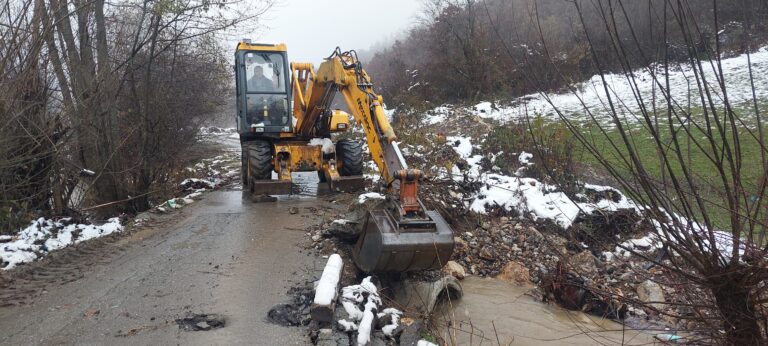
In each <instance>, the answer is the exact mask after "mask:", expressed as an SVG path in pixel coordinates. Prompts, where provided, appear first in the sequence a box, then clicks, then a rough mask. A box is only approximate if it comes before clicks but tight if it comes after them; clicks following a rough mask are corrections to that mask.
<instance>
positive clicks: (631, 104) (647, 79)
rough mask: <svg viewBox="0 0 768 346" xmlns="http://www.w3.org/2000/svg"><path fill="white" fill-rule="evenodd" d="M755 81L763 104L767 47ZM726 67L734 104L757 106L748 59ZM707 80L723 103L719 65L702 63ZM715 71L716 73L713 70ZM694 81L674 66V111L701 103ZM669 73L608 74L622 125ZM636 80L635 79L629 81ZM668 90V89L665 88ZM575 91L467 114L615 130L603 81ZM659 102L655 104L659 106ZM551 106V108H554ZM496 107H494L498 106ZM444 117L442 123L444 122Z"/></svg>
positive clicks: (437, 112) (756, 59)
mask: <svg viewBox="0 0 768 346" xmlns="http://www.w3.org/2000/svg"><path fill="white" fill-rule="evenodd" d="M750 60H751V68H752V77H753V81H754V86H755V96H756V97H757V99H758V100H761V99H765V98H768V47H762V48H760V49H758V50H757V51H756V52H754V53H752V54H750ZM721 64H722V68H723V74H724V76H722V77H723V80H724V83H725V86H726V90H727V91H728V100H729V102H730V103H731V104H733V105H738V104H744V103H747V102H751V101H752V87H751V85H750V83H751V81H750V76H749V67H750V64H748V62H747V55H746V54H741V55H739V56H735V57H731V58H725V59H721ZM701 66H702V68H703V70H704V77H705V78H706V79H707V83H708V84H709V85H708V89H709V91H710V92H711V93H712V94H713V95H712V96H713V102H715V105H716V106H721V105H722V104H723V99H724V96H723V95H722V91H721V90H720V87H719V85H718V83H719V79H718V78H716V74H719V73H716V68H717V67H716V66H717V64H715V63H711V62H710V61H702V62H701ZM713 66H714V68H713ZM693 76H694V70H693V68H692V67H691V66H690V65H689V64H686V63H683V64H680V65H679V66H670V70H669V75H668V77H669V83H670V86H669V89H670V90H669V92H670V98H671V99H672V104H673V105H674V106H675V107H678V106H682V105H687V104H688V103H689V102H691V103H693V104H694V105H695V104H696V103H697V102H700V101H699V100H697V99H695V98H693V95H698V93H699V92H698V89H699V86H698V84H697V81H696V78H694V77H693ZM666 77H667V76H665V74H664V70H663V69H660V68H659V67H658V66H651V67H646V68H642V69H638V70H635V71H633V72H632V74H631V75H629V76H627V75H624V74H606V75H605V81H606V83H607V84H608V93H609V94H610V97H611V99H612V101H613V102H614V105H615V107H616V111H617V113H618V115H619V116H620V117H621V118H622V120H625V121H628V122H636V121H637V119H638V118H637V117H636V114H638V113H639V112H640V106H641V105H640V104H638V102H637V101H636V99H635V95H636V94H637V93H639V94H641V95H652V94H653V93H654V91H655V92H656V93H657V94H659V95H660V94H661V91H660V90H659V83H661V85H665V83H666V82H665V78H666ZM629 78H631V80H630V79H629ZM654 78H655V79H654ZM664 87H665V88H666V86H664ZM573 89H574V92H563V93H546V94H539V93H532V94H529V95H525V96H521V97H519V98H517V99H516V100H515V101H513V102H512V103H511V104H510V105H504V106H501V105H499V104H498V103H495V104H492V103H491V102H487V101H485V102H480V103H478V104H476V105H474V106H471V107H467V108H466V110H467V111H468V112H469V113H470V114H473V115H475V116H479V117H482V118H487V119H494V120H497V121H500V122H502V123H505V122H510V121H519V120H522V119H525V117H526V116H528V115H530V116H532V117H533V116H542V117H544V118H548V119H559V115H558V114H557V112H555V110H554V109H553V108H552V104H554V105H555V106H556V107H557V109H558V110H559V111H560V112H562V113H563V115H565V116H566V117H568V118H569V119H571V120H576V121H577V120H580V119H584V120H587V119H588V117H589V115H588V113H587V112H586V110H589V111H590V112H592V114H593V115H594V116H595V118H596V119H597V120H598V121H599V122H601V123H602V124H604V125H607V126H611V118H610V109H609V106H608V96H609V94H606V91H605V88H604V87H603V81H602V78H601V77H600V76H599V75H595V76H592V77H591V78H590V79H589V80H586V81H584V82H581V83H577V84H576V85H574V88H573ZM654 99H655V101H654ZM550 102H551V104H550ZM643 102H644V104H643V106H644V107H646V108H647V109H651V108H652V106H653V102H656V105H655V106H656V108H657V109H665V108H666V99H665V98H664V97H656V98H651V97H646V98H644V100H643ZM494 105H495V106H494ZM450 109H451V108H450V106H441V107H436V108H434V109H433V110H432V111H430V112H427V113H426V114H425V119H426V121H427V123H428V124H437V123H439V122H442V121H443V120H444V114H445V113H447V112H448V111H449V110H450ZM441 116H442V117H443V118H441Z"/></svg>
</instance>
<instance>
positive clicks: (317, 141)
mask: <svg viewBox="0 0 768 346" xmlns="http://www.w3.org/2000/svg"><path fill="white" fill-rule="evenodd" d="M309 145H312V146H322V147H323V148H322V150H323V154H333V153H335V152H336V146H335V145H334V144H333V141H331V139H330V138H312V139H311V140H310V141H309Z"/></svg>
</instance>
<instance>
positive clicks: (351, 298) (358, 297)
mask: <svg viewBox="0 0 768 346" xmlns="http://www.w3.org/2000/svg"><path fill="white" fill-rule="evenodd" d="M341 303H342V306H343V307H344V310H345V311H346V312H347V315H348V316H349V318H350V319H351V320H352V322H356V323H357V331H358V332H357V344H358V345H367V344H368V342H370V340H371V328H372V327H374V326H373V318H374V311H376V310H378V307H379V306H380V305H381V298H380V297H379V293H378V289H377V288H376V285H374V284H373V283H372V282H371V277H370V276H369V277H366V278H365V279H363V281H362V282H360V284H359V285H351V286H346V287H344V288H342V289H341ZM360 306H362V307H363V309H360ZM345 322H346V323H349V321H345ZM339 323H342V322H341V321H339Z"/></svg>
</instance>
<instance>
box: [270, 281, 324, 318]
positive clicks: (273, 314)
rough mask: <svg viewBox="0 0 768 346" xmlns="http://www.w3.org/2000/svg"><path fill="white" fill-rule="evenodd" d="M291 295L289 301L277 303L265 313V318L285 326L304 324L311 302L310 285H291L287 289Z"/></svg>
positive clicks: (311, 292) (311, 291)
mask: <svg viewBox="0 0 768 346" xmlns="http://www.w3.org/2000/svg"><path fill="white" fill-rule="evenodd" d="M288 295H290V296H291V301H290V302H289V303H283V304H277V305H275V306H274V307H272V309H269V312H268V313H267V320H268V321H269V322H272V323H274V324H279V325H281V326H286V327H297V326H306V325H308V324H309V322H310V320H311V318H310V317H309V306H310V305H311V304H312V299H313V290H312V288H311V287H307V286H300V287H292V288H291V289H290V290H288Z"/></svg>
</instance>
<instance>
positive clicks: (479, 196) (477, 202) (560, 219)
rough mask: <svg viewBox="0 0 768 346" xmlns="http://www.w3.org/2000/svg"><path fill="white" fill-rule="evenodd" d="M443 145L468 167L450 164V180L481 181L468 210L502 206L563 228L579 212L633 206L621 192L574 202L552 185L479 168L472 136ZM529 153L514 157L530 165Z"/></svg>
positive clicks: (450, 139)
mask: <svg viewBox="0 0 768 346" xmlns="http://www.w3.org/2000/svg"><path fill="white" fill-rule="evenodd" d="M447 139H448V140H447V144H448V145H450V146H452V147H453V150H454V151H456V153H457V154H458V155H459V157H461V158H462V159H464V160H465V161H466V162H467V164H468V167H467V168H465V169H464V170H463V171H462V170H459V169H458V168H457V167H456V166H454V167H453V170H454V172H452V174H451V177H452V179H454V180H462V179H465V177H466V178H467V179H470V180H472V181H477V182H481V183H483V186H482V187H481V188H480V190H479V191H478V192H477V193H476V194H475V195H474V196H472V197H471V198H470V200H469V201H467V202H466V203H467V206H468V207H469V209H470V210H472V211H474V212H476V213H480V214H485V213H486V210H487V208H503V209H506V210H508V211H510V210H516V211H518V212H520V213H521V214H524V215H526V216H528V217H531V218H532V219H534V220H536V219H550V220H552V221H554V222H555V223H557V224H558V225H560V226H561V227H563V228H568V227H570V226H571V224H572V223H573V221H574V220H576V217H577V216H578V214H579V213H580V212H584V213H591V212H592V211H594V210H617V209H622V208H634V205H633V204H632V203H630V202H629V201H628V200H627V199H626V198H625V197H624V196H623V195H621V194H620V193H618V191H616V193H617V194H619V195H621V199H620V200H619V201H618V202H614V201H612V200H609V199H603V200H600V201H598V202H597V203H590V202H577V201H573V200H572V199H571V198H569V197H568V196H566V195H565V193H563V192H561V191H559V189H558V188H557V187H556V186H553V185H548V184H545V183H542V182H540V181H538V180H536V179H533V178H525V177H520V176H507V175H504V174H500V173H492V172H487V171H483V169H482V167H481V166H480V165H479V163H480V161H481V160H482V159H483V155H479V154H474V153H475V152H476V151H477V152H479V150H475V149H479V148H480V147H479V146H478V145H473V144H472V139H471V138H469V137H462V136H449V137H447ZM532 157H533V155H532V154H530V153H527V152H522V153H520V154H519V156H518V160H519V161H520V162H521V164H524V165H532V164H533V163H532V162H530V160H531V159H532ZM585 189H586V190H593V191H605V190H608V189H611V190H615V189H613V188H611V187H608V186H597V185H586V186H585Z"/></svg>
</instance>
